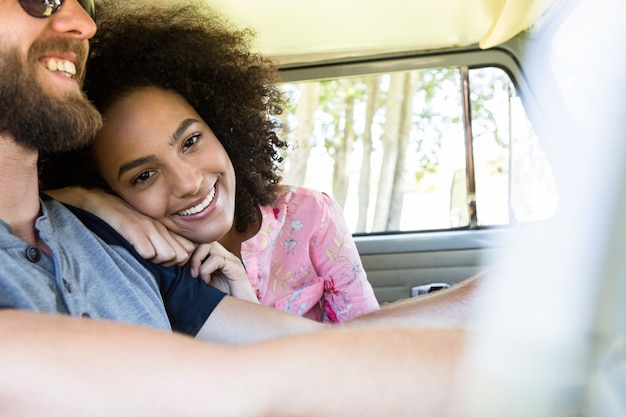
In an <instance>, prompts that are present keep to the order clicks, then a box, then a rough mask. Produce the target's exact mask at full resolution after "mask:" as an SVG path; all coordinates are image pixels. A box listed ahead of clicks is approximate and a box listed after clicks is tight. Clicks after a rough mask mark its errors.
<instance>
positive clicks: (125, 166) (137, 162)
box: [117, 155, 157, 180]
mask: <svg viewBox="0 0 626 417" xmlns="http://www.w3.org/2000/svg"><path fill="white" fill-rule="evenodd" d="M156 160H157V158H156V156H154V155H148V156H143V157H141V158H137V159H135V160H132V161H130V162H126V163H124V164H122V166H121V167H120V169H119V170H118V171H117V179H118V180H119V179H120V178H121V176H122V175H124V174H125V173H126V172H128V171H130V170H131V169H133V168H135V167H138V166H140V165H143V164H145V163H147V162H155V161H156Z"/></svg>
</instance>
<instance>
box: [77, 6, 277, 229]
mask: <svg viewBox="0 0 626 417" xmlns="http://www.w3.org/2000/svg"><path fill="white" fill-rule="evenodd" d="M96 5H97V9H96V15H97V23H98V32H97V33H96V36H95V37H94V38H93V39H92V41H91V52H90V56H89V60H88V63H87V77H86V80H85V91H86V92H87V96H88V97H89V99H90V100H91V101H93V103H94V104H95V105H96V107H98V109H99V110H100V111H101V112H105V111H106V110H107V108H108V106H109V105H110V104H112V103H113V102H114V101H115V100H116V98H118V97H120V96H123V95H125V94H128V93H129V92H132V91H133V90H136V89H139V88H143V87H149V86H156V87H160V88H162V89H166V90H172V91H175V92H177V93H178V94H180V95H181V96H182V97H184V98H185V99H186V100H187V101H188V102H189V104H190V105H191V106H192V107H193V108H194V109H195V110H196V112H197V113H198V114H199V115H200V117H202V119H203V120H204V121H205V122H206V123H207V124H208V125H209V126H210V127H211V129H212V130H213V132H214V133H215V135H216V136H217V138H218V139H219V141H220V142H221V143H222V145H223V146H224V148H225V149H226V152H227V153H228V156H229V157H230V159H231V161H232V164H233V166H234V169H235V175H236V179H237V186H236V197H235V207H236V209H235V227H236V229H237V230H238V231H244V230H245V229H246V227H247V226H248V225H249V224H250V223H252V222H254V221H255V219H256V215H257V207H258V205H259V204H261V205H267V204H269V203H270V199H271V193H272V191H273V190H274V188H275V186H276V184H277V183H278V182H279V181H280V176H279V175H278V174H277V169H278V164H279V163H280V162H281V160H282V158H281V155H280V150H281V149H286V148H287V144H286V143H285V142H284V141H283V140H281V139H280V137H279V134H280V133H281V130H282V127H283V126H282V123H281V122H280V120H279V118H278V116H279V115H280V114H281V113H282V110H283V106H284V105H285V100H284V96H283V95H282V94H281V92H280V91H279V90H278V88H277V87H276V82H277V81H278V71H277V69H276V67H275V66H274V64H273V63H272V62H271V61H270V60H269V59H267V58H265V57H263V56H262V55H261V54H259V53H254V52H252V51H251V45H250V42H251V39H253V37H254V33H253V32H251V31H250V30H239V29H234V28H233V27H231V26H229V24H228V23H227V22H226V21H225V20H223V19H222V18H220V17H218V16H217V15H216V14H215V13H214V12H213V11H211V10H210V9H209V8H208V7H207V6H205V5H203V3H198V4H195V3H189V2H186V3H185V4H172V3H169V4H166V5H155V4H154V3H152V4H151V5H150V6H149V7H146V5H145V4H143V5H142V4H140V3H139V2H137V3H136V4H133V3H132V2H129V1H124V2H120V1H109V0H106V1H98V2H97V3H96Z"/></svg>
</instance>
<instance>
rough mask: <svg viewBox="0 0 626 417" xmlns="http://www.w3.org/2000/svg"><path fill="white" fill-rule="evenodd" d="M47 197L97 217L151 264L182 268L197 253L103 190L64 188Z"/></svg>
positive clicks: (191, 247)
mask: <svg viewBox="0 0 626 417" xmlns="http://www.w3.org/2000/svg"><path fill="white" fill-rule="evenodd" d="M46 194H49V195H50V196H52V197H53V198H55V199H56V200H59V201H62V202H64V203H66V204H70V205H72V206H75V207H79V208H82V209H83V210H86V211H88V212H90V213H92V214H94V215H96V216H98V217H100V218H101V219H102V220H104V221H105V222H107V223H108V224H109V225H110V226H111V227H113V228H114V229H115V230H116V231H117V232H118V233H119V234H121V235H122V236H123V237H124V238H125V239H126V240H128V242H129V243H130V244H131V245H132V246H133V247H134V248H135V250H136V251H137V253H139V255H140V256H141V257H142V258H144V259H147V260H149V261H151V262H154V263H157V264H163V265H164V266H171V265H184V264H186V263H187V261H188V260H189V257H190V256H191V254H192V253H193V252H194V250H195V249H196V244H195V243H193V242H191V241H189V240H187V239H185V238H183V237H181V236H179V235H177V234H176V233H174V232H172V231H170V230H169V229H167V228H166V227H165V226H164V225H163V224H162V223H161V222H158V221H156V220H154V219H152V218H151V217H148V216H146V215H144V214H141V213H139V212H138V211H137V210H135V209H134V208H132V207H131V206H129V205H128V204H127V203H126V202H125V201H124V200H122V199H121V198H119V197H117V196H115V195H113V194H109V193H107V192H105V191H103V190H99V189H86V188H82V187H67V188H61V189H57V190H48V191H46Z"/></svg>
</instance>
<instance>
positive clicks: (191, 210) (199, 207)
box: [176, 188, 215, 216]
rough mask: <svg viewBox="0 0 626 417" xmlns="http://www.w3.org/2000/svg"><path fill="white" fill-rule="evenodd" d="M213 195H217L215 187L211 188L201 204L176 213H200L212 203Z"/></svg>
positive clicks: (182, 214)
mask: <svg viewBox="0 0 626 417" xmlns="http://www.w3.org/2000/svg"><path fill="white" fill-rule="evenodd" d="M213 197H215V188H213V189H212V190H211V192H210V193H209V195H207V196H206V198H205V199H204V200H203V201H202V202H201V203H200V204H198V205H197V206H193V207H190V208H188V209H186V210H182V211H179V212H178V213H176V214H177V215H179V216H191V215H192V214H196V213H200V212H201V211H202V210H204V209H205V208H207V207H208V206H209V204H211V201H213Z"/></svg>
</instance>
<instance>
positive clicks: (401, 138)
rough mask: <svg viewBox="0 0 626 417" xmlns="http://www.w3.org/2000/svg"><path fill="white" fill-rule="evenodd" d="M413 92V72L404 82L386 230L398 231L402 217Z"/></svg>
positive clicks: (411, 121)
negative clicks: (396, 157) (396, 153)
mask: <svg viewBox="0 0 626 417" xmlns="http://www.w3.org/2000/svg"><path fill="white" fill-rule="evenodd" d="M414 92H415V72H410V73H408V74H407V75H406V77H405V80H404V102H403V106H402V117H401V120H400V131H399V133H398V155H397V156H398V159H397V161H396V164H395V166H396V171H395V175H394V180H393V189H392V193H391V205H390V208H389V218H388V221H387V230H400V219H401V217H402V206H403V204H402V203H403V200H404V183H405V177H406V171H405V169H404V167H405V165H406V153H407V149H408V147H409V138H410V135H411V129H412V127H413V94H414Z"/></svg>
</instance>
